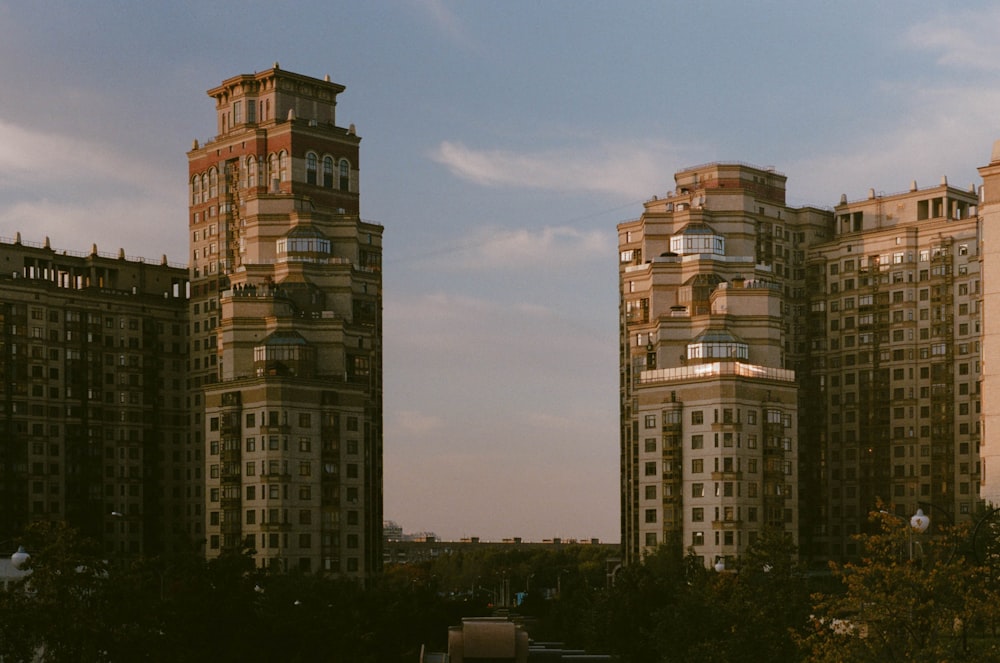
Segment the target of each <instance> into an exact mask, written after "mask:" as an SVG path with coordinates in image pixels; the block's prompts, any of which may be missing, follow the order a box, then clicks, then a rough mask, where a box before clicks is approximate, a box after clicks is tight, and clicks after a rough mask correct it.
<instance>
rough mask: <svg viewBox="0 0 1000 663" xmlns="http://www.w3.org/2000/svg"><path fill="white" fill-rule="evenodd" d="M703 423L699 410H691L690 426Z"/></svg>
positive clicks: (703, 417) (702, 415)
mask: <svg viewBox="0 0 1000 663" xmlns="http://www.w3.org/2000/svg"><path fill="white" fill-rule="evenodd" d="M703 423H705V415H704V413H703V412H702V411H701V410H693V411H692V412H691V424H692V425H696V426H697V425H699V424H703Z"/></svg>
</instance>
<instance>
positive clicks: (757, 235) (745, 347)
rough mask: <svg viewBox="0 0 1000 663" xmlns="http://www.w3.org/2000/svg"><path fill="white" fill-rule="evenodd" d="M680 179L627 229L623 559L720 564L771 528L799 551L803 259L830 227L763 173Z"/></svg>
mask: <svg viewBox="0 0 1000 663" xmlns="http://www.w3.org/2000/svg"><path fill="white" fill-rule="evenodd" d="M674 179H675V182H676V189H675V190H674V191H671V192H670V193H668V194H667V195H666V197H663V198H653V199H652V200H649V201H647V202H646V204H645V206H644V211H643V215H642V216H641V217H640V218H639V219H637V220H635V221H630V222H626V223H622V224H620V225H619V226H618V236H619V251H620V255H619V282H620V293H621V299H620V309H621V310H620V348H619V349H620V356H621V375H620V391H621V463H622V467H621V476H622V542H623V552H624V555H625V559H626V561H627V562H628V561H634V560H635V559H638V558H639V557H641V556H642V555H643V554H645V553H647V552H649V551H650V550H652V549H653V548H654V547H655V546H657V545H659V544H661V543H664V542H666V541H668V540H678V539H679V540H680V541H681V542H682V544H683V546H684V548H685V549H689V550H691V551H692V552H693V553H694V554H695V555H697V556H698V557H700V558H702V559H703V561H704V563H705V564H706V565H714V564H717V563H719V562H722V563H728V562H730V561H735V560H737V559H738V558H739V556H740V554H741V552H742V551H743V550H745V549H746V547H747V546H748V545H750V544H751V543H752V542H753V541H754V540H755V539H756V538H757V537H758V536H760V533H761V530H762V528H764V527H765V526H769V527H775V528H780V529H782V530H784V531H786V532H787V533H788V534H789V536H790V537H792V539H793V540H797V539H798V531H799V519H800V515H799V511H800V509H799V499H798V490H799V481H798V476H799V466H800V448H801V443H800V435H799V430H800V427H799V421H800V409H801V405H800V393H799V392H800V386H799V381H798V376H797V370H798V369H799V368H800V366H801V365H802V363H803V362H804V360H805V358H806V356H807V350H808V348H807V342H806V341H807V339H806V337H805V332H804V330H805V310H806V304H807V303H808V299H807V297H806V292H805V249H806V247H807V246H808V244H810V243H813V242H815V241H817V239H825V238H826V236H827V233H828V232H829V230H828V229H829V225H830V215H829V213H828V212H824V211H822V210H817V209H813V208H800V209H796V208H791V207H788V206H787V205H786V204H785V180H786V178H785V176H784V175H782V174H780V173H777V172H775V171H774V170H773V169H769V168H767V169H765V168H757V167H753V166H748V165H744V164H737V163H717V164H708V165H705V166H698V167H695V168H691V169H688V170H684V171H681V172H679V173H677V174H676V175H675V176H674Z"/></svg>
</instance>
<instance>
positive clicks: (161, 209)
mask: <svg viewBox="0 0 1000 663" xmlns="http://www.w3.org/2000/svg"><path fill="white" fill-rule="evenodd" d="M182 204H183V201H182V203H181V205H182ZM178 208H179V207H178V205H177V204H176V201H174V200H169V199H164V198H162V197H160V198H157V197H155V196H136V197H135V198H127V199H126V198H112V197H108V198H104V199H93V200H76V201H69V202H62V201H58V200H53V199H43V200H35V201H20V202H16V203H14V204H12V205H8V206H0V234H3V235H5V236H7V235H9V236H11V237H12V236H13V235H14V233H15V232H18V231H20V232H21V235H22V238H23V239H24V240H25V242H37V243H41V242H42V241H43V240H44V238H45V237H50V238H51V240H52V243H53V248H54V249H57V250H67V251H71V252H73V251H86V252H89V251H90V248H91V245H92V244H94V243H97V245H98V246H97V248H98V251H100V252H101V253H108V254H114V255H117V254H118V250H119V249H125V253H126V255H127V256H129V257H130V258H131V257H143V258H146V259H149V260H153V261H155V262H159V260H160V257H161V256H162V255H164V254H166V255H167V256H168V259H169V260H170V261H171V262H172V263H175V264H179V265H184V264H186V256H187V247H186V246H185V245H184V241H185V238H186V236H187V233H186V232H185V230H186V226H185V225H184V222H185V216H184V215H183V214H180V215H178V214H177V212H178ZM181 209H182V207H181Z"/></svg>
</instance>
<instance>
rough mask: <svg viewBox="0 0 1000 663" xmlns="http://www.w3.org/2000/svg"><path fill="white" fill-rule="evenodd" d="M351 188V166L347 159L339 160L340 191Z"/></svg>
mask: <svg viewBox="0 0 1000 663" xmlns="http://www.w3.org/2000/svg"><path fill="white" fill-rule="evenodd" d="M350 186H351V164H350V163H348V161H347V159H341V160H340V190H341V191H347V190H348V189H349V188H350Z"/></svg>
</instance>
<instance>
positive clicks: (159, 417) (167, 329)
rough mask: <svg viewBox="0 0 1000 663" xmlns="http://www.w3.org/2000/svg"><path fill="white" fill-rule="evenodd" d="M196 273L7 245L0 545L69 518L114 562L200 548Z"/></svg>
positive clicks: (1, 268)
mask: <svg viewBox="0 0 1000 663" xmlns="http://www.w3.org/2000/svg"><path fill="white" fill-rule="evenodd" d="M186 319H187V271H186V269H185V268H184V267H182V266H176V265H168V264H167V262H166V257H164V258H163V260H162V261H156V262H147V261H145V260H142V259H137V258H131V257H126V256H125V252H124V251H123V250H119V251H117V252H115V253H110V254H109V253H104V252H99V251H98V249H97V246H96V245H95V246H94V247H93V248H92V249H91V250H90V251H89V252H75V251H67V250H62V249H55V248H53V247H52V246H50V244H49V240H48V238H45V241H44V242H31V241H28V240H25V241H22V240H21V237H20V233H18V235H17V236H16V237H15V238H13V239H4V240H0V322H2V324H0V404H2V411H0V430H2V435H0V541H16V540H18V538H19V537H20V536H21V535H22V533H23V531H24V528H25V527H26V526H27V525H28V524H29V523H31V522H35V521H42V520H49V521H67V522H69V523H70V524H71V525H72V526H73V527H75V528H77V529H78V530H79V531H80V532H81V533H82V534H83V535H84V536H87V537H90V538H93V539H94V540H96V541H99V542H101V544H102V546H103V547H104V550H105V552H106V553H107V554H109V555H139V554H145V555H153V554H158V553H162V552H171V551H180V550H191V549H193V548H194V547H195V546H196V545H197V542H198V540H199V539H200V538H201V536H202V533H201V527H200V524H198V526H197V527H193V526H192V523H191V522H190V520H189V519H188V517H187V511H186V509H185V506H186V504H187V501H188V499H189V498H191V497H192V495H193V493H194V492H195V491H198V490H200V489H201V487H200V483H201V474H200V472H201V470H200V468H199V469H198V470H197V474H191V473H190V469H191V468H190V466H189V461H190V460H191V459H192V458H195V457H198V456H199V454H200V452H199V451H198V450H196V449H192V447H191V445H190V444H189V441H188V436H187V430H188V422H187V416H186V414H187V409H186V405H185V398H186V396H187V384H186V381H185V378H186V361H187V324H186Z"/></svg>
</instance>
